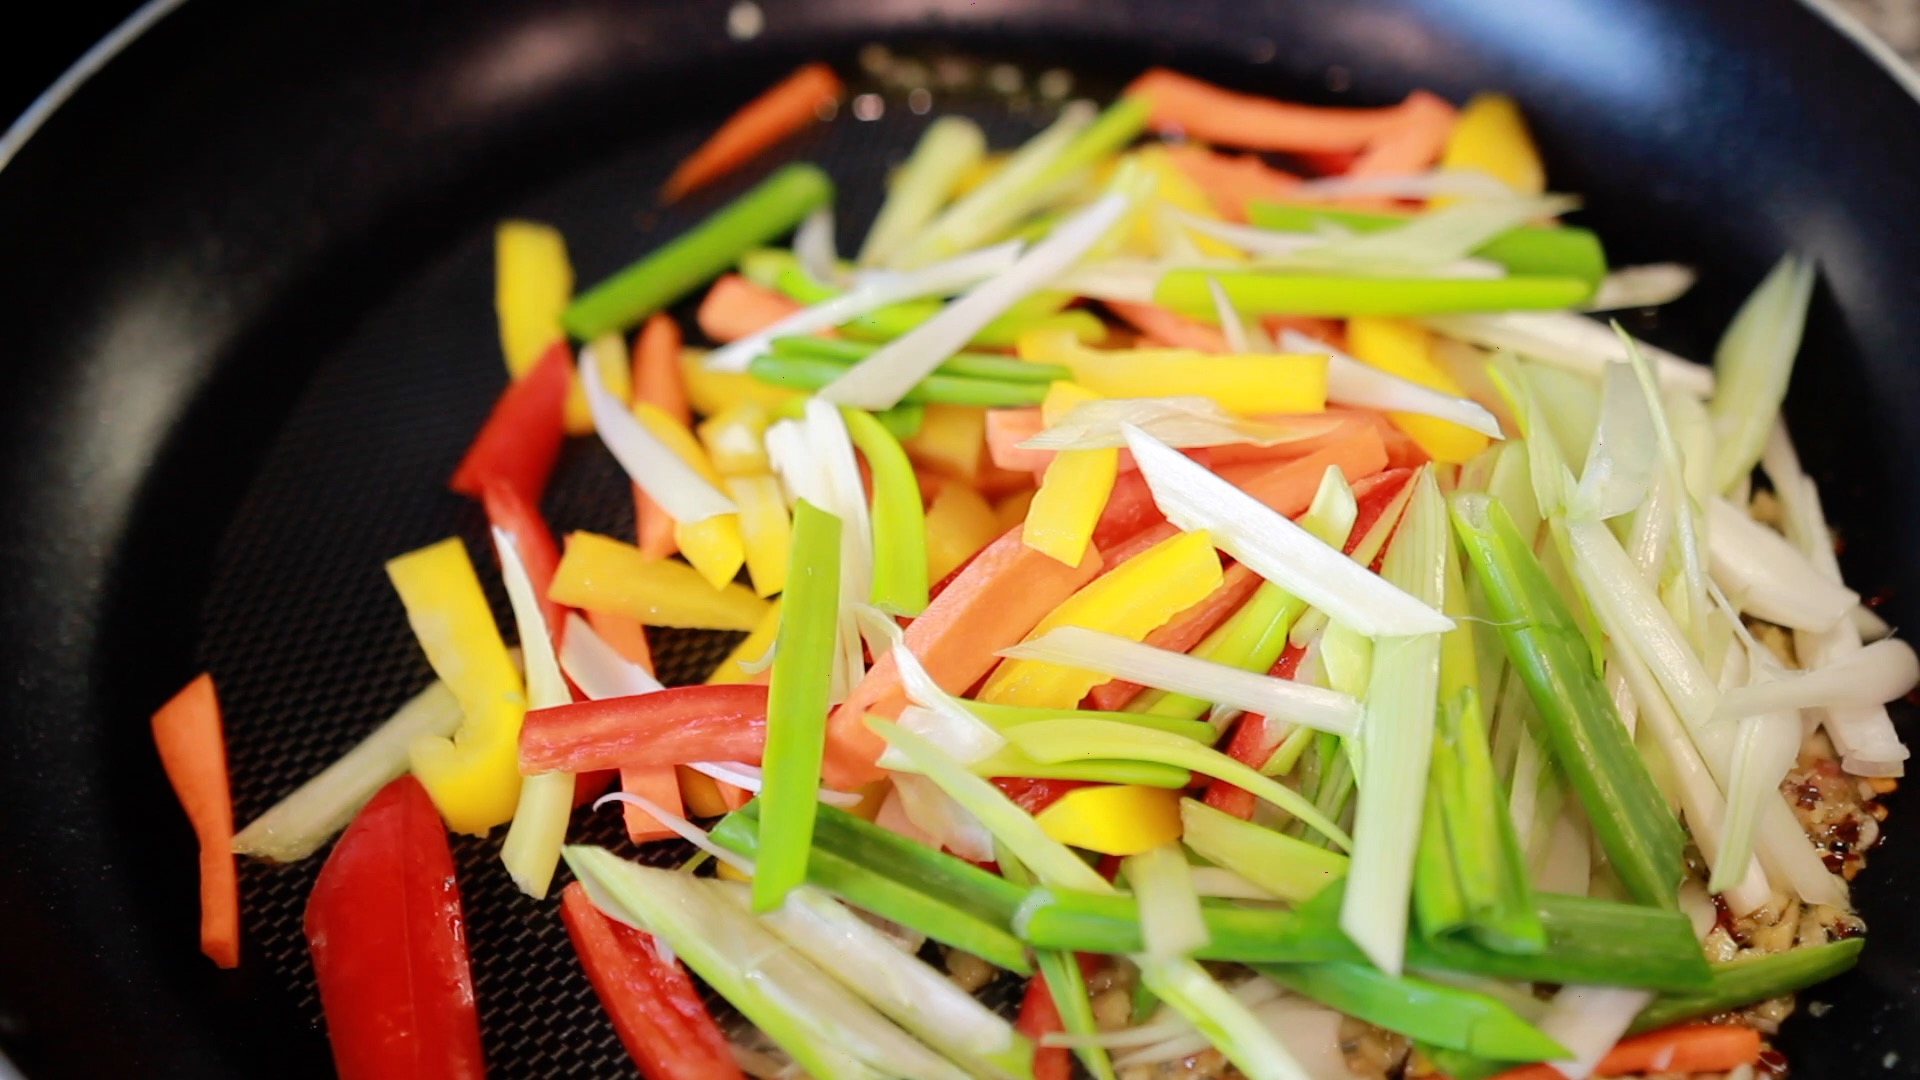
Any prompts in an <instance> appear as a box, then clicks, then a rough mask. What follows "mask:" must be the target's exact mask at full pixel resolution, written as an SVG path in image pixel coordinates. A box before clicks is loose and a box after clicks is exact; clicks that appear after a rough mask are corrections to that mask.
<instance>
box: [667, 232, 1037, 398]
mask: <svg viewBox="0 0 1920 1080" xmlns="http://www.w3.org/2000/svg"><path fill="white" fill-rule="evenodd" d="M1019 258H1020V245H1019V243H1018V242H1015V241H1008V242H1007V243H1004V244H996V245H994V246H993V247H990V248H982V249H980V250H979V251H970V252H967V253H966V254H964V255H957V256H955V257H953V258H951V259H948V260H946V261H944V262H938V263H935V264H933V265H932V266H926V267H922V268H921V269H919V270H914V271H910V272H906V273H899V274H887V275H884V276H876V277H871V278H868V279H866V280H864V281H862V282H861V283H860V284H859V285H857V286H855V287H854V288H852V289H849V290H847V291H846V292H843V293H841V294H840V295H838V296H835V297H832V298H830V299H827V300H823V301H821V302H820V303H818V304H814V305H813V306H812V307H808V308H802V309H801V310H799V311H796V312H794V313H793V314H791V315H789V316H787V317H786V318H784V319H781V320H780V321H778V322H776V323H774V324H773V325H772V326H769V327H767V328H765V329H763V330H761V331H759V332H758V333H754V334H749V335H747V336H746V337H743V338H740V339H739V340H737V341H733V342H730V343H729V344H727V345H724V346H722V347H720V348H718V349H715V350H714V351H713V352H710V353H708V354H707V357H706V359H705V360H704V361H703V364H704V365H705V366H706V367H707V368H709V369H711V370H714V371H745V370H746V369H747V365H748V364H749V363H751V362H752V360H753V358H754V357H756V356H759V355H761V354H763V353H765V352H766V351H767V350H768V348H770V345H769V343H770V342H772V341H773V339H775V338H781V337H792V336H796V335H800V334H811V333H814V332H816V331H819V330H825V329H826V328H828V327H830V326H839V325H840V324H841V323H844V322H847V321H849V320H852V319H856V318H858V317H860V316H862V315H865V314H867V313H868V312H870V311H874V310H877V309H879V308H883V307H886V306H887V305H889V304H897V303H900V302H901V301H903V300H918V299H921V298H923V297H928V296H947V295H950V294H952V293H955V292H958V291H960V290H961V289H965V288H967V287H969V286H972V285H975V284H977V283H979V282H981V281H985V280H987V279H989V278H992V277H993V276H994V275H996V274H1001V273H1004V272H1005V271H1006V270H1007V268H1008V267H1010V266H1012V265H1014V263H1015V262H1017V261H1018V260H1019ZM967 336H968V337H972V336H973V335H972V334H969V335H967ZM941 359H945V357H942V358H941ZM914 381H915V382H918V381H919V380H917V379H916V380H914Z"/></svg>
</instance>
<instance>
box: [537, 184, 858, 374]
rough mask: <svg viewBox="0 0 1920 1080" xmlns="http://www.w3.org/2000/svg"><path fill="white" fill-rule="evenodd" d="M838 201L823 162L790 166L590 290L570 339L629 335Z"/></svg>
mask: <svg viewBox="0 0 1920 1080" xmlns="http://www.w3.org/2000/svg"><path fill="white" fill-rule="evenodd" d="M831 201H833V181H832V180H829V179H828V178H827V174H826V173H824V172H822V171H821V170H820V168H819V166H817V165H811V164H807V163H805V162H801V163H798V164H794V165H788V166H786V167H785V168H783V169H781V170H780V171H778V172H776V173H774V174H773V175H772V176H769V177H767V178H766V179H765V180H762V181H761V182H760V183H759V184H758V185H757V186H756V187H754V189H753V190H751V191H749V192H747V193H746V194H744V195H742V196H740V197H739V198H737V199H735V200H734V201H733V202H731V203H729V204H727V205H726V206H725V207H722V208H721V209H720V210H719V211H717V212H716V213H714V214H713V215H711V216H710V217H708V218H707V219H706V220H705V221H702V222H701V223H700V224H698V225H696V226H694V227H693V228H692V229H689V230H688V231H686V232H684V233H682V234H680V235H679V236H678V237H675V238H674V239H673V240H670V241H668V242H667V243H666V244H663V245H662V246H660V247H659V248H656V249H655V250H654V251H653V253H652V254H650V255H647V256H646V257H645V258H642V259H640V260H639V261H638V262H635V263H633V264H632V265H630V266H628V267H627V268H626V269H624V270H621V271H620V272H618V273H616V274H614V275H613V276H612V277H610V278H607V279H606V280H605V281H602V282H601V283H600V284H598V285H595V286H594V287H593V288H591V289H588V290H587V291H586V292H585V293H584V294H582V295H581V296H579V297H577V298H576V299H575V300H574V301H573V303H571V304H569V305H568V306H567V310H566V311H565V312H564V313H562V314H561V316H560V324H561V326H563V327H565V328H566V331H567V333H568V334H571V335H572V336H574V337H576V338H579V339H581V340H583V341H584V340H587V339H590V338H594V337H598V336H599V335H601V334H605V333H608V332H610V331H614V330H626V329H628V328H629V327H632V326H633V325H635V324H636V323H638V322H639V321H640V320H642V319H644V318H646V317H647V316H648V315H651V314H653V313H654V312H656V311H659V310H660V309H662V308H664V307H666V306H667V305H669V304H672V303H673V302H674V301H676V300H678V299H680V298H681V297H683V296H685V295H687V294H688V293H689V292H692V291H693V290H694V289H695V288H697V287H699V286H700V285H701V284H702V283H703V282H705V281H707V280H709V279H710V278H712V277H713V276H714V275H716V274H718V273H720V272H721V271H722V270H725V269H726V268H727V267H729V266H731V265H733V263H734V260H736V259H738V258H739V257H740V255H741V253H743V252H745V251H747V250H748V249H750V248H753V247H756V246H758V245H760V244H764V243H766V242H767V241H769V240H771V239H773V238H774V237H776V236H779V235H780V234H781V233H784V232H787V231H789V230H791V229H792V228H793V227H794V226H795V225H798V224H799V223H800V219H801V218H804V217H806V216H807V215H808V214H810V213H812V212H813V211H814V210H816V209H818V208H820V207H821V206H824V205H826V204H827V203H829V202H831Z"/></svg>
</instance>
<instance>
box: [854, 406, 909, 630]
mask: <svg viewBox="0 0 1920 1080" xmlns="http://www.w3.org/2000/svg"><path fill="white" fill-rule="evenodd" d="M840 411H841V413H842V414H844V415H845V416H846V420H847V434H848V435H849V436H850V437H851V438H852V439H853V445H854V446H855V447H856V448H858V449H859V451H860V454H861V456H863V457H865V458H866V459H867V471H868V473H869V474H870V475H871V476H872V477H873V591H872V592H871V593H870V594H869V595H871V597H872V599H873V603H874V606H875V607H878V608H879V609H880V610H882V611H885V612H887V613H888V614H890V615H918V614H920V613H921V612H922V611H925V610H926V607H927V513H926V507H925V506H924V505H922V503H921V502H920V478H919V477H917V476H915V475H914V474H913V462H911V461H908V460H907V452H906V450H904V449H902V448H901V446H900V440H898V439H896V438H894V437H893V435H892V434H891V433H890V432H888V431H887V429H886V427H885V426H884V425H882V424H881V423H880V421H878V420H876V419H874V416H873V414H872V413H869V412H864V411H862V410H860V409H848V408H843V409H841V410H840Z"/></svg>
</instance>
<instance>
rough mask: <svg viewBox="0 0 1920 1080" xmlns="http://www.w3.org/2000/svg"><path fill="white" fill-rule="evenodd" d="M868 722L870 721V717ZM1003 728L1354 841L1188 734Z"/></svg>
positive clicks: (1054, 723) (1101, 727)
mask: <svg viewBox="0 0 1920 1080" xmlns="http://www.w3.org/2000/svg"><path fill="white" fill-rule="evenodd" d="M868 723H869V724H872V723H873V720H872V718H868ZM1005 734H1006V736H1007V741H1008V742H1010V743H1012V744H1013V745H1014V746H1016V747H1018V748H1020V750H1021V751H1023V752H1025V753H1026V754H1027V755H1028V756H1030V757H1032V758H1034V759H1036V760H1039V761H1076V760H1082V759H1086V758H1124V759H1133V760H1138V761H1158V762H1161V763H1163V764H1167V765H1175V766H1179V767H1180V768H1183V769H1191V770H1193V771H1194V772H1197V773H1200V774H1202V775H1205V776H1211V777H1214V778H1216V779H1220V780H1225V781H1226V782H1227V783H1229V784H1232V785H1234V786H1235V787H1239V788H1245V789H1246V790H1247V791H1250V792H1252V793H1253V794H1254V795H1255V796H1256V797H1258V798H1260V799H1264V800H1265V801H1267V802H1269V803H1272V804H1273V805H1274V806H1277V807H1279V808H1280V809H1282V810H1284V811H1286V812H1287V813H1289V814H1292V815H1293V816H1294V817H1297V818H1299V819H1300V820H1302V821H1304V822H1306V823H1307V824H1308V825H1310V826H1312V827H1313V828H1314V829H1315V830H1317V831H1318V832H1319V833H1320V834H1321V835H1322V836H1325V837H1327V838H1328V839H1330V840H1332V841H1333V842H1334V843H1336V844H1338V845H1339V846H1340V847H1342V848H1344V849H1349V850H1351V849H1352V847H1353V838H1352V837H1350V836H1348V835H1347V833H1346V830H1344V829H1342V828H1340V827H1339V826H1338V825H1335V824H1334V823H1333V822H1332V821H1329V820H1328V819H1327V818H1326V817H1324V816H1322V815H1321V814H1320V812H1319V811H1317V810H1315V809H1314V807H1313V804H1312V803H1310V802H1308V801H1307V800H1306V799H1305V798H1303V797H1301V795H1300V793H1299V792H1297V791H1294V790H1293V789H1292V788H1289V787H1286V786H1284V785H1282V784H1279V783H1276V782H1275V781H1273V780H1271V779H1269V778H1267V777H1265V776H1262V775H1260V773H1259V772H1257V771H1256V770H1254V769H1252V768H1251V767H1249V766H1247V765H1243V764H1241V763H1240V762H1238V761H1235V760H1234V759H1232V758H1230V757H1228V756H1227V755H1225V754H1222V753H1220V752H1219V751H1217V750H1214V749H1212V748H1210V747H1206V746H1202V745H1200V744H1199V743H1196V742H1194V741H1193V740H1191V739H1183V738H1181V737H1179V736H1178V735H1170V734H1167V733H1166V732H1161V731H1154V730H1151V729H1148V728H1140V727H1134V726H1131V725H1128V724H1121V723H1116V722H1113V721H1108V720H1043V721H1040V722H1038V723H1032V724H1022V725H1020V726H1019V727H1016V728H1010V729H1008V730H1007V731H1006V732H1005ZM981 782H982V783H985V781H981ZM989 786H991V785H989Z"/></svg>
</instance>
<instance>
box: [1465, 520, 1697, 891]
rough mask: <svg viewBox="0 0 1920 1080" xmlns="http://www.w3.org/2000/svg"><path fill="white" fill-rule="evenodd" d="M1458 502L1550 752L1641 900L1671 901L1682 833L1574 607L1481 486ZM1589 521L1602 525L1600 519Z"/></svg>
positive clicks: (1479, 572) (1469, 544) (1473, 555)
mask: <svg viewBox="0 0 1920 1080" xmlns="http://www.w3.org/2000/svg"><path fill="white" fill-rule="evenodd" d="M1453 509H1454V525H1455V530H1456V532H1457V533H1458V535H1459V537H1460V540H1461V542H1462V543H1463V544H1464V545H1465V547H1466V549H1467V554H1468V558H1469V560H1470V561H1471V562H1472V564H1473V568H1474V572H1475V574H1476V576H1478V577H1479V578H1480V582H1481V585H1482V586H1483V587H1484V588H1485V590H1486V594H1487V599H1488V602H1489V606H1490V609H1491V611H1490V613H1491V615H1492V617H1493V618H1494V619H1495V620H1496V621H1498V622H1500V623H1502V624H1503V625H1502V626H1501V631H1500V633H1501V637H1502V639H1503V640H1504V641H1505V642H1506V645H1507V656H1508V658H1509V660H1511V662H1512V663H1513V665H1514V668H1515V670H1517V671H1518V672H1519V673H1520V676H1521V678H1522V681H1524V682H1525V683H1526V686H1527V692H1528V693H1529V694H1530V695H1531V696H1532V698H1533V701H1534V704H1535V705H1536V706H1537V707H1538V708H1539V712H1540V719H1541V727H1542V729H1543V733H1544V734H1545V736H1546V739H1547V743H1548V745H1549V746H1550V747H1551V748H1552V751H1553V757H1554V761H1555V763H1556V764H1557V765H1558V766H1559V768H1560V769H1561V770H1562V771H1563V772H1564V773H1565V775H1566V777H1567V779H1568V782H1569V783H1570V784H1571V785H1572V787H1573V788H1574V790H1575V791H1576V792H1577V793H1578V794H1579V796H1580V800H1581V802H1582V803H1583V804H1584V805H1585V806H1586V807H1587V817H1588V819H1589V820H1590V821H1592V822H1593V824H1594V831H1595V833H1596V835H1597V837H1598V839H1599V840H1600V843H1601V846H1602V847H1603V848H1605V849H1606V852H1607V857H1608V859H1609V860H1611V862H1612V864H1613V868H1614V871H1615V872H1616V873H1617V874H1618V875H1619V876H1620V879H1621V882H1622V883H1623V884H1624V885H1625V886H1626V888H1627V891H1628V893H1629V894H1630V895H1632V896H1633V897H1634V899H1635V900H1637V901H1638V902H1640V903H1643V904H1651V905H1655V906H1659V907H1672V906H1674V904H1675V903H1676V901H1675V890H1676V889H1677V888H1678V886H1679V882H1680V877H1681V873H1682V867H1681V849H1682V848H1683V847H1684V846H1685V844H1686V835H1685V833H1683V832H1682V831H1681V829H1680V826H1679V823H1677V822H1676V821H1674V819H1673V815H1672V814H1671V813H1669V812H1668V811H1667V807H1666V801H1665V800H1664V799H1662V798H1661V797H1660V792H1659V789H1658V788H1656V787H1655V786H1654V784H1653V778H1652V777H1651V776H1650V775H1648V773H1647V768H1646V765H1645V763H1644V762H1642V761H1641V760H1640V756H1639V753H1638V751H1636V750H1635V749H1634V746H1633V741H1632V739H1630V738H1629V737H1628V735H1627V733H1626V730H1625V729H1624V728H1623V727H1622V726H1621V725H1620V720H1619V717H1618V716H1616V715H1615V714H1614V712H1613V703H1612V701H1611V699H1610V698H1609V697H1608V695H1607V691H1606V687H1605V685H1604V684H1603V683H1602V682H1601V681H1600V679H1599V676H1598V675H1596V674H1595V672H1594V666H1593V657H1592V654H1591V653H1590V651H1589V650H1588V649H1587V647H1586V645H1585V643H1584V642H1583V641H1582V640H1581V638H1580V632H1579V628H1578V626H1577V625H1576V624H1575V623H1574V621H1573V616H1572V615H1571V613H1569V612H1568V611H1567V608H1566V606H1565V605H1564V604H1562V603H1561V602H1560V598H1559V596H1558V595H1557V594H1556V593H1555V592H1554V590H1553V587H1552V585H1551V584H1550V583H1549V581H1548V580H1547V577H1546V574H1545V571H1543V570H1542V569H1541V567H1540V563H1539V561H1538V560H1537V559H1535V558H1534V557H1533V554H1532V552H1530V551H1528V550H1527V545H1526V543H1525V542H1524V541H1523V540H1522V539H1521V538H1520V536H1519V535H1518V534H1517V533H1516V532H1515V530H1514V527H1513V522H1512V520H1511V519H1509V518H1508V517H1507V513H1506V510H1505V508H1503V507H1502V506H1501V505H1500V504H1499V503H1498V502H1496V501H1494V500H1493V499H1492V498H1490V497H1488V496H1485V495H1461V496H1457V497H1456V498H1455V499H1454V506H1453ZM1591 527H1592V528H1595V529H1599V530H1602V531H1605V529H1606V526H1604V525H1602V524H1599V523H1597V522H1595V523H1591ZM1609 536H1611V534H1609ZM1588 592H1589V594H1591V592H1592V590H1591V588H1589V589H1588Z"/></svg>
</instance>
